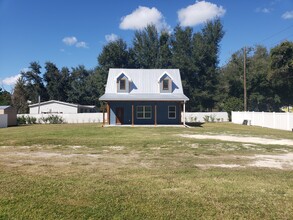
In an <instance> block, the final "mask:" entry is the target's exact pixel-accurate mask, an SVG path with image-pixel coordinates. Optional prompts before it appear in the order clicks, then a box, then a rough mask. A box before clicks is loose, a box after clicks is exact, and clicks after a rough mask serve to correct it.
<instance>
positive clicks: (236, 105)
mask: <svg viewBox="0 0 293 220" xmlns="http://www.w3.org/2000/svg"><path fill="white" fill-rule="evenodd" d="M224 110H225V111H226V112H228V117H229V121H231V112H232V111H243V100H242V99H239V98H236V97H231V98H228V99H227V100H226V101H225V102H224Z"/></svg>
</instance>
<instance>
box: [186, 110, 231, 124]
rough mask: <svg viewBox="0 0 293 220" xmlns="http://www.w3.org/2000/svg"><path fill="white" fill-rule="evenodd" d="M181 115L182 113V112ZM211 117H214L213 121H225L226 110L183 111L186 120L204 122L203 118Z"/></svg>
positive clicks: (226, 118)
mask: <svg viewBox="0 0 293 220" xmlns="http://www.w3.org/2000/svg"><path fill="white" fill-rule="evenodd" d="M182 115H183V113H182ZM207 116H208V117H209V120H210V121H211V117H212V118H214V120H215V122H225V121H229V118H228V113H227V112H185V121H186V122H205V120H204V118H205V117H207Z"/></svg>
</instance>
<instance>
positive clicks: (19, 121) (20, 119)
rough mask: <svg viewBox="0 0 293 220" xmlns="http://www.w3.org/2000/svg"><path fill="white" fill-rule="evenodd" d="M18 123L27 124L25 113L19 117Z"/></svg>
mask: <svg viewBox="0 0 293 220" xmlns="http://www.w3.org/2000/svg"><path fill="white" fill-rule="evenodd" d="M17 124H18V125H24V124H26V118H25V117H24V115H22V116H21V117H17Z"/></svg>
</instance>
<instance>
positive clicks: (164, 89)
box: [162, 79, 170, 91]
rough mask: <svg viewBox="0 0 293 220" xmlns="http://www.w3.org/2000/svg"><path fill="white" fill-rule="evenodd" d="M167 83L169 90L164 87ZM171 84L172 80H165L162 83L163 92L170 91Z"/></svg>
mask: <svg viewBox="0 0 293 220" xmlns="http://www.w3.org/2000/svg"><path fill="white" fill-rule="evenodd" d="M165 81H167V82H168V83H167V85H168V86H167V88H165V87H164V82H165ZM169 84H170V80H169V79H163V82H162V87H163V88H162V89H163V91H168V90H169V87H170V85H169Z"/></svg>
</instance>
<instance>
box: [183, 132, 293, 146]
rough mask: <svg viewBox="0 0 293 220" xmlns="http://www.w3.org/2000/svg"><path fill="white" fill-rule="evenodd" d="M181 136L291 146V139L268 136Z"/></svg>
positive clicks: (184, 135) (292, 144)
mask: <svg viewBox="0 0 293 220" xmlns="http://www.w3.org/2000/svg"><path fill="white" fill-rule="evenodd" d="M180 136H181V137H186V138H195V139H213V140H220V141H230V142H241V143H252V144H263V145H268V144H270V145H286V146H293V140H289V139H281V140H276V139H270V138H259V137H246V136H245V137H239V136H232V135H231V136H229V135H201V134H192V135H190V134H181V135H180Z"/></svg>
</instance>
